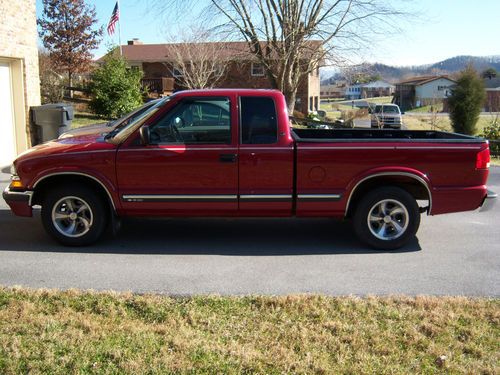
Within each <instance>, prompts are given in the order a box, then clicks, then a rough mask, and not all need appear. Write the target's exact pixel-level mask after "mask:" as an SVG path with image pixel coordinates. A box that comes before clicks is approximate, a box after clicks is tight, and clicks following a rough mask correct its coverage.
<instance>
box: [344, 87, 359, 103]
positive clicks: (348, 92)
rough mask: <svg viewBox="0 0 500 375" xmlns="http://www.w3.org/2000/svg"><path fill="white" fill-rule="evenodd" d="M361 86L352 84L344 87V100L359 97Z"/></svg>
mask: <svg viewBox="0 0 500 375" xmlns="http://www.w3.org/2000/svg"><path fill="white" fill-rule="evenodd" d="M362 87H363V85H362V84H354V85H349V86H347V88H346V89H345V95H344V97H345V98H346V100H355V99H361V88H362Z"/></svg>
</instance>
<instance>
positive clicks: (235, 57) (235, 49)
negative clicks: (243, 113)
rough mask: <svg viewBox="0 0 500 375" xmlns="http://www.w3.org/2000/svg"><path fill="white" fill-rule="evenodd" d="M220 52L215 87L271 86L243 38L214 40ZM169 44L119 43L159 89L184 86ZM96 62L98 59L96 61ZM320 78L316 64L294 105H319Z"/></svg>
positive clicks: (310, 107)
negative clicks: (220, 69) (221, 68)
mask: <svg viewBox="0 0 500 375" xmlns="http://www.w3.org/2000/svg"><path fill="white" fill-rule="evenodd" d="M215 43H216V45H217V48H218V50H219V51H220V54H226V55H228V58H227V59H226V60H225V61H226V67H225V72H224V75H223V77H222V78H221V79H220V80H219V81H218V82H217V83H216V85H215V86H216V87H217V88H257V89H269V88H272V86H271V84H270V82H269V79H268V78H267V76H266V74H265V71H264V67H263V66H262V65H261V64H260V63H259V62H258V61H257V60H256V59H255V57H253V55H251V54H250V53H249V51H248V44H247V43H246V42H218V43H217V42H215ZM309 43H311V45H312V47H314V48H321V43H320V42H317V41H315V42H309ZM203 45H213V43H198V44H194V43H193V44H192V48H203ZM169 46H172V45H169V44H144V43H142V42H141V41H140V40H138V39H133V40H130V41H128V42H127V44H126V45H123V46H122V54H123V56H124V58H125V59H126V60H127V63H128V64H129V65H130V67H131V68H132V69H139V70H141V71H142V72H143V73H144V79H143V82H145V83H147V84H148V86H149V87H150V88H151V87H153V88H155V89H157V90H159V91H162V93H163V91H165V92H166V93H168V92H169V91H175V90H180V89H183V85H182V79H181V78H182V74H183V73H182V71H181V70H180V69H179V67H178V66H175V63H174V62H175V61H176V59H175V58H174V56H172V52H171V51H172V48H169ZM98 62H99V61H98ZM319 93H320V78H319V67H317V68H316V69H314V71H313V72H312V73H310V74H309V75H308V76H307V77H305V79H303V80H302V81H301V82H300V83H299V89H298V91H297V97H296V101H295V109H297V110H298V111H300V112H303V113H307V112H309V111H314V110H317V109H319V95H320V94H319Z"/></svg>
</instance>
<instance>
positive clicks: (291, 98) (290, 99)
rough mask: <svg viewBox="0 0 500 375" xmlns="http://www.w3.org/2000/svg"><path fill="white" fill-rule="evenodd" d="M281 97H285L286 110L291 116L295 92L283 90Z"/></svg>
mask: <svg viewBox="0 0 500 375" xmlns="http://www.w3.org/2000/svg"><path fill="white" fill-rule="evenodd" d="M283 95H285V100H286V104H287V108H288V114H289V115H290V116H293V110H294V109H295V99H296V97H297V90H293V89H290V90H286V89H285V90H284V91H283Z"/></svg>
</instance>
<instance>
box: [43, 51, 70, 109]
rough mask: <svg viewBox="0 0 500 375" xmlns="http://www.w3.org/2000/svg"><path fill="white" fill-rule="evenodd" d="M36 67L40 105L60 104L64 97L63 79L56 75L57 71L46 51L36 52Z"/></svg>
mask: <svg viewBox="0 0 500 375" xmlns="http://www.w3.org/2000/svg"><path fill="white" fill-rule="evenodd" d="M38 66H39V71H40V93H41V96H42V103H43V104H46V103H57V102H60V101H61V100H62V99H63V96H64V84H63V77H62V76H61V75H60V74H59V73H57V69H56V67H55V66H54V63H53V62H52V60H51V59H50V56H49V54H48V53H47V51H44V50H38Z"/></svg>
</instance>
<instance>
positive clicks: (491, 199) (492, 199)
mask: <svg viewBox="0 0 500 375" xmlns="http://www.w3.org/2000/svg"><path fill="white" fill-rule="evenodd" d="M497 197H498V194H497V193H495V192H493V191H491V190H488V192H487V193H486V196H485V197H484V200H483V203H482V204H481V208H480V209H479V211H480V212H485V211H489V210H491V209H492V208H493V206H494V205H495V203H496V202H497Z"/></svg>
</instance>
